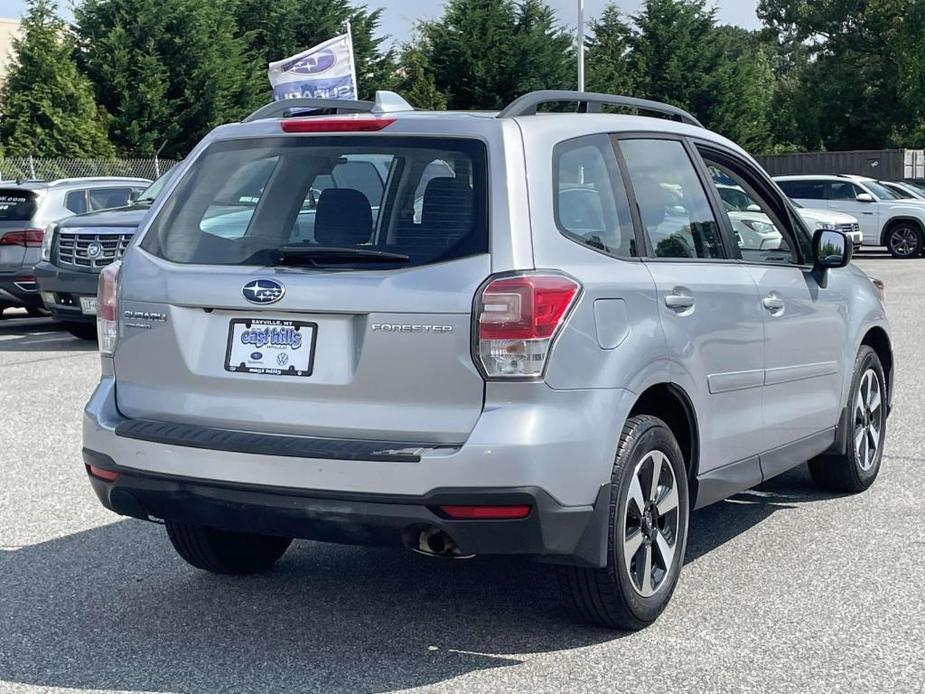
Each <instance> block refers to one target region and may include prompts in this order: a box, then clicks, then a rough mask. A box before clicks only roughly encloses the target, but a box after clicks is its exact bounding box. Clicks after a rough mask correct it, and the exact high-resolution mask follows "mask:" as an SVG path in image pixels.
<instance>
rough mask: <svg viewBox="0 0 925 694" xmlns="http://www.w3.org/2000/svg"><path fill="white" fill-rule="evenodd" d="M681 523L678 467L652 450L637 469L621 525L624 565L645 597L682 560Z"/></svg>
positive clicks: (651, 592) (638, 591)
mask: <svg viewBox="0 0 925 694" xmlns="http://www.w3.org/2000/svg"><path fill="white" fill-rule="evenodd" d="M679 523H680V516H679V505H678V483H677V480H676V479H675V473H674V469H673V468H672V466H671V463H670V462H669V460H668V457H667V456H666V455H665V454H664V453H662V452H661V451H658V450H654V451H650V452H648V453H646V454H645V455H644V456H643V457H642V459H641V460H640V461H639V463H638V464H637V465H636V469H635V470H634V472H633V477H632V480H631V482H630V488H629V496H628V498H627V501H626V510H625V512H624V514H623V524H622V529H621V530H622V541H623V558H624V568H625V570H626V572H627V574H628V576H629V579H630V583H631V584H632V586H633V589H634V590H635V591H636V592H637V593H639V595H641V596H642V597H644V598H648V597H652V596H653V595H655V594H656V593H657V592H658V591H659V589H661V588H662V586H664V585H666V584H667V583H668V581H666V578H667V577H668V574H669V573H670V571H671V568H672V566H673V565H674V562H675V561H679V560H680V559H679V557H678V551H677V549H678V546H677V544H678V537H679V532H678V531H679V527H678V524H679Z"/></svg>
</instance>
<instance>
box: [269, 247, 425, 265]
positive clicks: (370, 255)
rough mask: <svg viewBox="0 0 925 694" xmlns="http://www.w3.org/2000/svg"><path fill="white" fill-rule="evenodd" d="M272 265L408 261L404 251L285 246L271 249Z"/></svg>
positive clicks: (408, 258) (409, 260)
mask: <svg viewBox="0 0 925 694" xmlns="http://www.w3.org/2000/svg"><path fill="white" fill-rule="evenodd" d="M270 257H271V264H272V265H305V264H309V265H326V264H331V263H408V262H411V258H410V257H409V256H407V255H405V254H403V253H389V252H388V251H376V250H373V249H371V248H338V247H334V246H283V247H282V248H278V249H275V250H272V251H270Z"/></svg>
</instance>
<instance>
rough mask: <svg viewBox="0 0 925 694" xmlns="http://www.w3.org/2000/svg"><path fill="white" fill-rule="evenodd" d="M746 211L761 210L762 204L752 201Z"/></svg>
mask: <svg viewBox="0 0 925 694" xmlns="http://www.w3.org/2000/svg"><path fill="white" fill-rule="evenodd" d="M745 211H746V212H761V211H762V210H761V206H760V205H756V204H755V203H752V204H751V205H749V206H748V207H746V208H745Z"/></svg>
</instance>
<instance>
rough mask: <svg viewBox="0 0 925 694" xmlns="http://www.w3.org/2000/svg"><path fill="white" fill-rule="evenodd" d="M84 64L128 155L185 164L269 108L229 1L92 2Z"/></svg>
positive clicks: (88, 0)
mask: <svg viewBox="0 0 925 694" xmlns="http://www.w3.org/2000/svg"><path fill="white" fill-rule="evenodd" d="M74 14H75V19H76V29H77V33H78V36H79V38H80V42H79V45H78V49H79V50H78V61H79V63H80V65H81V67H82V68H83V70H84V71H85V73H86V74H87V75H88V76H89V77H90V80H91V81H92V82H93V84H94V87H95V90H96V97H97V100H98V101H99V103H100V104H101V105H102V106H103V107H104V108H105V109H106V110H107V111H108V112H109V114H110V116H111V118H112V121H111V127H110V132H111V137H112V140H113V142H114V143H115V144H116V146H117V147H118V148H119V149H120V150H123V151H128V152H138V153H143V154H153V153H154V152H155V151H156V150H157V149H158V147H160V145H161V143H163V142H165V141H166V142H167V147H166V148H165V149H164V153H165V154H166V155H168V156H185V155H186V154H187V153H188V152H189V150H190V149H192V147H193V146H194V145H195V144H196V143H197V142H198V141H199V139H200V138H202V136H203V135H205V134H206V133H207V132H208V131H209V130H210V129H211V128H213V127H215V126H216V125H219V124H221V123H226V122H229V121H233V120H237V119H239V118H240V117H241V116H243V115H246V113H247V112H248V111H249V110H250V109H252V108H254V107H256V106H258V105H259V104H260V103H262V101H261V98H262V95H261V94H260V93H259V92H258V91H257V87H256V85H257V84H258V79H257V74H256V70H255V68H254V65H253V63H252V61H251V60H249V59H248V57H247V54H246V47H245V42H244V40H243V39H242V38H241V37H240V36H238V33H237V27H236V25H235V20H234V17H233V15H232V13H231V12H230V8H229V6H228V5H227V3H226V1H225V0H84V2H83V3H82V4H81V5H78V6H77V7H76V8H75V12H74Z"/></svg>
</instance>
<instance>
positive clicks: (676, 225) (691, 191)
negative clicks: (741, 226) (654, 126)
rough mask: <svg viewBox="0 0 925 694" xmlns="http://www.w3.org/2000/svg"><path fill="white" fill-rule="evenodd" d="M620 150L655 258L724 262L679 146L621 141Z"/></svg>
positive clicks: (689, 165) (712, 220)
mask: <svg viewBox="0 0 925 694" xmlns="http://www.w3.org/2000/svg"><path fill="white" fill-rule="evenodd" d="M620 150H621V151H622V153H623V157H624V159H625V160H626V168H627V172H628V173H629V176H630V181H631V183H632V186H633V191H634V192H635V196H636V205H637V207H638V209H639V216H640V218H641V220H642V225H643V227H644V229H645V232H646V234H647V236H648V237H649V243H650V245H651V247H652V249H653V255H654V256H655V257H656V258H723V257H725V254H724V251H723V245H722V241H721V236H720V229H719V225H718V224H717V222H716V218H715V217H714V215H713V210H712V209H711V207H710V203H709V201H708V198H707V194H706V192H705V191H704V189H703V186H702V185H701V184H700V178H699V177H698V176H697V171H696V169H695V168H694V165H693V163H692V162H691V159H690V157H689V156H688V154H687V150H686V149H685V148H684V145H683V144H681V143H680V142H678V141H676V140H645V139H640V140H623V141H621V142H620Z"/></svg>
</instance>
